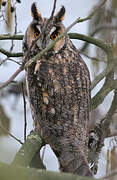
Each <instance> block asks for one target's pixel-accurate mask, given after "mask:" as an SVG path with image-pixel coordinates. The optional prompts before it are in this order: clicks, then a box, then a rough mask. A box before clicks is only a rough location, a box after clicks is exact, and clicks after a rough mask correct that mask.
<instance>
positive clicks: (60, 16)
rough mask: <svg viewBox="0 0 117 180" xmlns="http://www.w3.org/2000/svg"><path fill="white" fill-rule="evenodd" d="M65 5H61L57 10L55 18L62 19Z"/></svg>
mask: <svg viewBox="0 0 117 180" xmlns="http://www.w3.org/2000/svg"><path fill="white" fill-rule="evenodd" d="M65 12H66V11H65V7H64V6H62V7H61V9H60V10H59V12H58V13H57V14H56V16H55V17H56V20H57V21H58V22H59V21H63V20H64V17H65Z"/></svg>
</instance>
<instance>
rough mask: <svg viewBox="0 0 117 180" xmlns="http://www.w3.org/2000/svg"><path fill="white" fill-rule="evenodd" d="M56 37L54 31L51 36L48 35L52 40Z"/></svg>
mask: <svg viewBox="0 0 117 180" xmlns="http://www.w3.org/2000/svg"><path fill="white" fill-rule="evenodd" d="M57 37H58V34H56V33H52V34H51V36H50V38H51V39H52V40H55V39H56V38H57Z"/></svg>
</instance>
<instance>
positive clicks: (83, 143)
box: [23, 4, 91, 176]
mask: <svg viewBox="0 0 117 180" xmlns="http://www.w3.org/2000/svg"><path fill="white" fill-rule="evenodd" d="M32 8H33V12H32V13H34V10H35V11H36V6H35V4H33V5H32ZM64 13H65V8H64V7H62V8H61V9H60V11H59V12H58V13H57V15H56V16H54V17H53V18H52V19H51V20H50V21H49V22H48V20H47V19H45V18H42V17H41V14H40V13H36V15H35V16H36V19H35V16H34V15H33V21H32V23H31V24H30V25H29V26H28V29H27V31H26V34H25V38H24V43H23V49H24V56H25V54H26V52H27V50H28V49H29V47H30V45H31V44H32V40H34V39H35V38H34V33H35V31H38V33H37V34H38V35H39V34H41V33H42V34H41V36H40V37H39V40H38V41H37V42H36V43H35V46H34V48H33V49H32V51H31V52H30V54H29V56H28V58H27V61H28V60H29V59H30V58H31V57H33V56H35V55H36V54H37V53H39V52H40V51H41V50H42V49H43V48H45V47H47V46H48V45H49V44H50V43H51V42H52V41H53V40H54V39H56V37H57V36H58V35H59V34H61V33H62V32H64V29H65V28H64V25H63V24H62V22H61V21H62V19H63V16H64ZM37 14H38V15H39V18H37ZM38 19H39V20H38ZM47 22H48V24H47ZM45 26H47V27H46V29H44V27H45ZM43 30H44V31H43ZM42 31H43V32H42ZM26 78H27V91H28V97H29V101H30V106H31V110H32V116H33V119H34V122H35V129H36V130H37V131H39V132H40V133H41V136H42V137H43V139H44V140H45V142H46V143H48V144H49V145H50V146H51V148H52V149H53V151H54V152H55V154H56V156H57V157H58V160H59V163H60V170H61V171H64V172H72V173H75V174H79V175H87V176H90V175H91V173H90V171H89V167H88V164H87V158H88V122H89V104H90V76H89V71H88V68H87V66H86V64H85V63H84V61H83V60H82V58H81V56H80V55H79V53H78V50H77V49H76V47H75V46H74V45H73V43H72V42H71V40H70V39H69V37H68V35H66V36H65V37H63V38H62V39H61V40H59V42H57V44H56V45H55V47H54V48H53V49H51V50H50V51H49V52H47V53H46V54H45V55H43V57H42V58H41V59H39V60H38V61H37V62H36V63H33V64H32V65H31V66H30V67H29V68H28V69H27V70H26Z"/></svg>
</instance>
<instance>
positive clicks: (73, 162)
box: [58, 151, 92, 176]
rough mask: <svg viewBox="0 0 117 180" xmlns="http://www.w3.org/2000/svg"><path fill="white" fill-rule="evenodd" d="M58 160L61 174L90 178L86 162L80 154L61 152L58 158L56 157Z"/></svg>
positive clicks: (90, 174) (90, 173)
mask: <svg viewBox="0 0 117 180" xmlns="http://www.w3.org/2000/svg"><path fill="white" fill-rule="evenodd" d="M58 160H59V164H60V171H62V172H70V173H73V174H78V175H80V176H92V172H91V171H90V169H89V165H88V161H87V159H86V158H85V156H84V155H82V154H81V152H79V153H76V152H75V153H74V152H73V151H72V152H70V151H67V152H65V151H62V152H61V154H60V156H58Z"/></svg>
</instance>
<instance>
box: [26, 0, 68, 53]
mask: <svg viewBox="0 0 117 180" xmlns="http://www.w3.org/2000/svg"><path fill="white" fill-rule="evenodd" d="M31 15H32V17H33V20H32V22H31V24H29V26H28V28H27V30H26V33H25V36H24V43H23V47H24V48H23V50H24V53H25V52H26V51H27V50H28V49H29V48H30V46H31V44H32V42H33V41H34V40H35V39H36V38H38V40H37V41H36V46H37V47H38V49H39V50H40V51H41V50H42V49H44V48H46V47H47V46H48V45H50V44H51V43H52V41H54V40H55V39H56V38H57V37H58V36H59V35H60V34H62V33H63V32H64V30H65V27H64V25H63V23H62V21H63V19H64V16H65V8H64V6H62V7H61V9H60V10H59V11H58V13H57V14H56V15H54V16H53V17H51V18H50V19H47V18H43V17H42V15H41V13H40V11H39V10H38V9H37V7H36V4H35V3H33V4H32V6H31ZM66 39H67V35H66V36H65V37H63V38H62V39H60V40H59V41H58V42H57V43H56V45H55V46H54V48H53V49H52V51H54V53H58V52H59V51H60V50H61V49H62V48H63V47H65V44H66Z"/></svg>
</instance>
